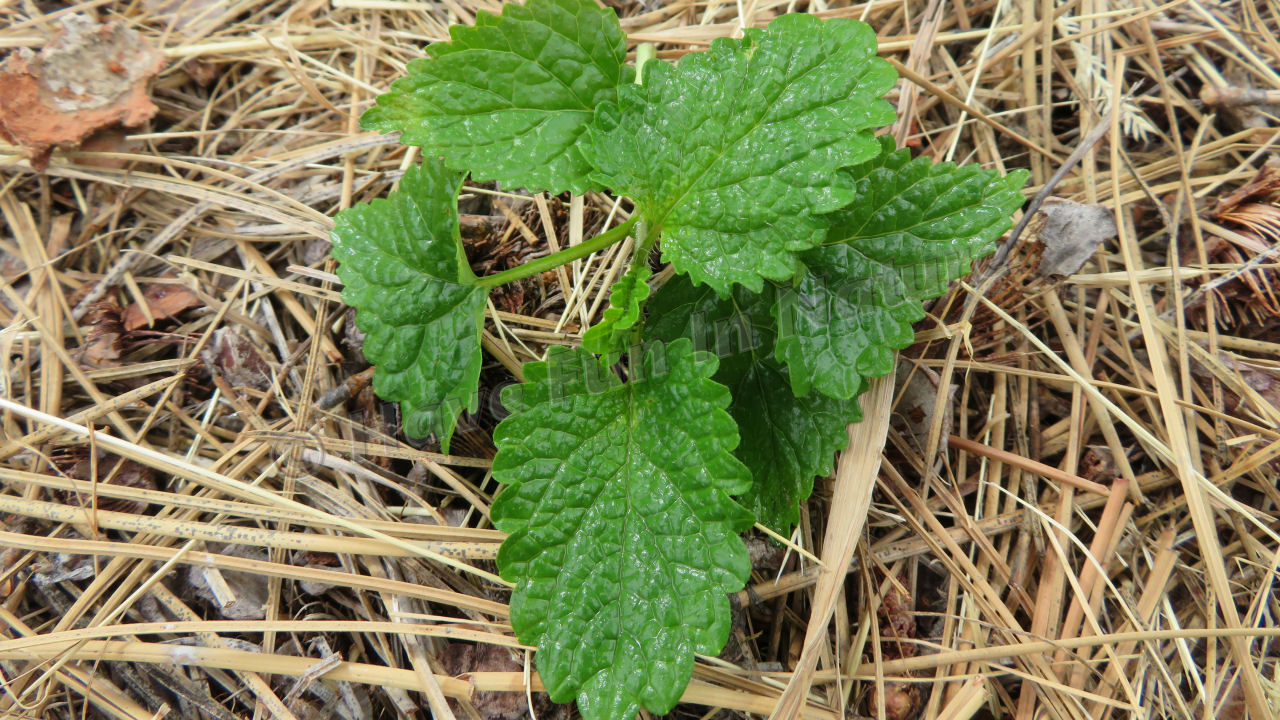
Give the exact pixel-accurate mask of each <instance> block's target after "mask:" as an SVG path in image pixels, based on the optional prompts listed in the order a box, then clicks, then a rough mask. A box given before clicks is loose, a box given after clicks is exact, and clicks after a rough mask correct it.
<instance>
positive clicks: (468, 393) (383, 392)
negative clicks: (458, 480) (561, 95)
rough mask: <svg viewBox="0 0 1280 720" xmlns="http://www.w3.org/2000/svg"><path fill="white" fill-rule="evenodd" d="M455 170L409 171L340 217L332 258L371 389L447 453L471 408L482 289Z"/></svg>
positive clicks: (431, 165)
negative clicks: (370, 368) (371, 368)
mask: <svg viewBox="0 0 1280 720" xmlns="http://www.w3.org/2000/svg"><path fill="white" fill-rule="evenodd" d="M461 185H462V176H461V175H460V174H459V173H456V172H453V171H452V170H448V169H446V168H445V167H444V166H443V165H441V164H440V163H439V162H438V161H424V162H423V164H422V165H419V166H415V167H411V168H409V169H408V170H407V171H406V172H405V174H404V177H403V178H401V180H400V187H399V188H398V189H396V190H395V191H394V192H392V193H391V194H390V195H388V196H387V197H386V199H379V200H374V201H373V202H370V203H368V204H366V205H358V206H356V207H352V208H350V209H348V210H345V211H343V212H341V213H339V214H338V217H337V220H336V221H335V224H334V228H333V232H332V234H331V236H332V239H333V257H334V258H335V259H336V260H337V261H338V277H339V278H340V279H341V280H342V283H343V290H342V300H343V302H345V303H347V304H348V305H350V306H352V307H354V308H356V326H357V327H359V328H360V329H361V330H362V331H364V333H365V338H364V355H365V357H366V358H367V359H368V360H369V362H371V363H373V364H374V365H375V366H377V370H376V371H375V372H374V375H373V390H374V392H376V393H377V394H378V395H379V396H380V397H382V398H385V399H387V400H393V401H397V402H399V403H400V407H401V412H402V415H403V418H404V429H405V432H406V433H407V434H409V435H410V436H413V437H427V436H429V435H433V434H434V435H436V436H437V437H439V438H440V441H441V444H442V445H443V446H444V448H445V452H448V448H449V440H450V438H451V437H452V436H453V431H454V428H455V427H456V426H457V418H458V414H459V413H461V412H462V410H463V409H466V410H470V411H472V412H475V410H476V407H477V405H478V402H479V400H478V386H479V381H480V364H481V355H480V330H481V327H482V322H483V319H484V308H485V298H486V297H487V295H488V294H487V292H486V291H485V290H484V288H481V287H480V286H478V285H476V284H475V283H476V278H475V276H474V275H473V274H472V272H471V268H470V267H469V266H468V265H467V262H466V257H465V256H464V254H463V251H462V242H461V238H460V236H459V232H458V188H459V187H461Z"/></svg>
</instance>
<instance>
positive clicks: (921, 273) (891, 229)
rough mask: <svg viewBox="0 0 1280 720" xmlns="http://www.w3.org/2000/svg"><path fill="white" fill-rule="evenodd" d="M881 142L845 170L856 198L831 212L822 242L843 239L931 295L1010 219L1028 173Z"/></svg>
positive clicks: (915, 290) (917, 291)
mask: <svg viewBox="0 0 1280 720" xmlns="http://www.w3.org/2000/svg"><path fill="white" fill-rule="evenodd" d="M880 145H881V148H882V151H881V153H880V154H879V155H877V156H876V157H875V158H874V159H872V160H871V161H869V162H866V163H863V164H862V165H859V166H857V167H853V168H849V169H848V170H846V171H845V174H846V175H847V176H848V177H850V178H852V179H853V181H854V186H855V188H856V192H857V200H855V201H854V202H852V203H850V204H849V205H848V206H846V207H845V208H844V209H842V210H840V211H839V212H836V213H834V214H832V216H831V220H832V223H831V230H830V232H829V233H828V234H827V242H828V243H836V242H842V243H847V244H849V245H852V246H853V247H855V248H857V249H858V250H859V251H861V252H862V253H863V254H864V255H866V256H867V257H869V258H871V259H872V260H875V261H876V262H879V263H882V264H885V265H888V266H890V267H893V268H895V269H896V270H897V271H898V274H899V276H900V277H901V278H902V281H903V282H904V283H906V284H907V288H908V290H909V291H910V292H911V294H912V295H914V296H915V297H916V298H919V299H920V300H929V299H931V298H935V297H938V296H939V295H941V294H942V293H944V292H946V289H947V284H948V283H950V282H951V281H952V280H954V279H956V278H958V277H963V276H964V275H967V274H968V273H969V271H970V269H971V266H972V263H973V261H974V260H977V259H978V258H981V257H983V256H985V255H987V254H988V253H990V252H992V251H993V250H995V247H996V240H997V239H999V237H1000V236H1001V235H1003V234H1004V233H1005V232H1006V231H1007V230H1008V229H1009V228H1010V227H1012V225H1013V220H1012V219H1011V218H1010V216H1011V215H1012V214H1013V212H1014V211H1015V210H1017V209H1018V208H1020V207H1022V203H1023V198H1022V193H1021V192H1019V190H1021V189H1022V186H1023V185H1025V184H1026V182H1027V173H1026V171H1025V170H1014V171H1013V172H1011V173H1009V174H1008V175H1003V176H1002V175H1001V174H1000V173H998V172H996V171H995V170H983V169H982V168H981V167H979V166H977V165H964V166H961V167H956V166H955V165H954V164H952V163H940V164H937V165H934V164H933V163H931V162H930V161H929V159H928V158H923V157H922V158H916V159H915V160H912V159H911V153H910V152H908V151H907V150H905V149H903V150H895V149H894V144H893V138H891V137H889V136H887V135H885V136H881V137H880Z"/></svg>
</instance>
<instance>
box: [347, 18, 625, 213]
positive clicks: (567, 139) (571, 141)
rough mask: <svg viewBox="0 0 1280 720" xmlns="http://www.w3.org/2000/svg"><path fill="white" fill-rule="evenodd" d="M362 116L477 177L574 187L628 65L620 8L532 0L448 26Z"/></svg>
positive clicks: (580, 186) (580, 187) (372, 126)
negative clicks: (591, 128)
mask: <svg viewBox="0 0 1280 720" xmlns="http://www.w3.org/2000/svg"><path fill="white" fill-rule="evenodd" d="M449 37H450V42H447V43H436V44H434V45H431V46H429V47H428V48H427V54H428V55H429V57H427V58H422V59H418V60H414V61H413V62H411V63H409V74H408V75H406V76H405V77H403V78H401V79H399V80H397V81H396V82H395V83H393V84H392V86H391V90H390V91H388V92H386V93H384V94H383V95H380V96H379V97H378V104H377V105H376V106H375V107H373V108H370V109H369V110H368V111H367V112H365V114H364V115H363V116H362V117H361V118H360V126H361V127H362V128H364V129H366V130H382V131H384V132H392V131H397V130H398V131H401V132H403V133H404V134H403V135H402V136H401V138H400V141H401V142H403V143H405V144H407V145H420V146H422V149H423V155H426V156H437V155H439V156H443V157H444V159H445V163H446V164H447V165H448V166H449V167H451V168H454V169H456V170H470V171H471V174H472V178H473V179H475V180H497V181H499V182H501V183H503V184H504V185H506V186H508V187H527V188H529V189H531V190H550V191H552V192H557V193H558V192H563V191H565V190H571V191H573V192H575V193H579V194H581V193H583V192H586V190H587V189H589V188H593V187H595V186H594V185H592V184H591V183H590V182H589V180H588V174H589V172H590V171H591V167H590V166H589V165H588V164H587V162H586V161H585V160H584V159H583V157H582V153H581V152H579V150H578V147H577V146H578V140H579V137H580V136H581V135H582V133H583V131H584V129H585V128H586V127H587V125H589V124H590V123H591V121H592V118H593V117H594V115H595V108H596V105H598V104H599V103H600V102H602V101H605V100H612V99H613V98H614V97H615V93H616V90H617V87H618V86H619V85H620V84H625V83H629V82H631V79H632V76H633V70H632V69H631V68H630V67H629V66H626V65H624V64H623V58H624V57H625V55H626V36H625V35H623V32H622V27H621V26H620V25H619V24H618V17H617V15H616V14H615V13H614V12H613V11H612V10H610V9H607V8H601V7H600V6H599V5H597V4H596V3H595V2H592V0H529V2H528V3H527V4H526V5H508V6H506V8H504V9H503V12H502V14H501V15H499V16H496V17H495V16H494V15H492V14H490V13H487V12H484V11H481V12H479V13H477V15H476V24H475V26H473V27H466V26H462V25H454V26H452V27H451V28H449Z"/></svg>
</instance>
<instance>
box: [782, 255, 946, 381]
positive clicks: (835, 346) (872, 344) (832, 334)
mask: <svg viewBox="0 0 1280 720" xmlns="http://www.w3.org/2000/svg"><path fill="white" fill-rule="evenodd" d="M804 261H805V263H806V264H807V265H808V266H809V272H807V273H805V274H804V275H803V276H801V278H800V279H799V280H798V281H797V282H796V284H795V285H794V286H793V287H792V288H790V289H789V290H787V291H785V292H783V293H781V294H780V295H779V297H778V301H777V302H776V303H774V307H773V315H774V318H775V319H776V320H777V322H778V344H777V349H776V351H775V353H774V354H775V356H776V357H777V358H778V360H780V361H783V362H785V363H787V368H788V370H789V371H790V377H791V389H792V391H794V392H795V394H797V395H805V394H807V393H808V392H809V390H810V389H811V388H814V387H816V388H817V389H818V390H819V391H820V392H822V393H823V394H825V395H828V396H830V397H833V398H840V399H848V398H852V397H856V396H857V394H858V393H859V392H861V391H862V390H863V389H864V388H865V380H866V379H867V378H873V377H879V376H881V375H886V374H888V373H889V372H892V371H893V357H894V353H895V352H896V351H898V350H900V349H902V348H904V347H907V346H908V345H910V344H911V342H912V341H913V340H914V338H915V335H914V333H913V332H912V331H911V324H912V323H913V322H915V321H917V320H920V319H921V318H923V317H924V309H923V308H922V307H920V301H919V300H917V299H916V298H915V297H913V296H912V295H911V293H910V291H909V289H908V287H907V285H906V283H904V282H903V281H902V277H901V276H899V274H898V273H897V271H896V270H895V269H894V268H891V267H889V266H887V265H882V264H880V263H878V262H875V261H874V260H871V259H870V258H868V257H866V256H865V255H863V254H862V253H860V252H859V251H858V250H857V249H856V248H854V247H852V246H850V245H832V246H830V247H824V248H819V249H817V250H811V251H809V252H807V253H805V254H804Z"/></svg>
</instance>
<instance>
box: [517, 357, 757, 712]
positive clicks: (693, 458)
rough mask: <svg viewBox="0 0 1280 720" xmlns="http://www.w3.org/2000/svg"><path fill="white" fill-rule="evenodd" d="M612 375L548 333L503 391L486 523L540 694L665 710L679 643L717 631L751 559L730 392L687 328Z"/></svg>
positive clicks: (699, 647)
mask: <svg viewBox="0 0 1280 720" xmlns="http://www.w3.org/2000/svg"><path fill="white" fill-rule="evenodd" d="M635 362H636V367H635V369H636V371H637V372H638V376H637V377H633V378H632V379H631V380H630V381H629V382H627V383H623V382H622V381H621V380H620V379H619V378H618V376H617V375H616V374H614V373H613V372H612V371H611V370H609V368H608V367H607V366H605V365H604V364H602V363H601V362H600V360H599V359H598V358H596V357H595V356H593V355H591V354H590V353H587V352H584V351H582V350H580V349H569V348H564V347H553V348H551V349H550V350H549V351H548V354H547V360H546V361H545V362H536V363H529V364H527V365H525V370H524V374H525V379H526V382H525V383H524V384H521V385H517V386H512V387H510V388H507V389H506V390H505V391H504V392H503V397H502V399H503V403H504V404H505V405H506V406H507V408H508V409H509V410H511V415H510V416H508V417H507V418H506V419H505V420H503V421H502V423H500V424H499V425H498V428H497V430H496V431H495V433H494V442H495V443H496V444H497V446H498V454H497V456H496V457H495V458H494V462H493V473H494V477H495V478H497V480H498V481H499V482H501V483H504V484H505V485H506V487H505V488H503V490H502V492H501V493H500V494H499V495H498V497H497V499H496V500H495V501H494V504H493V508H492V517H493V521H494V525H495V526H496V527H497V528H498V529H500V530H503V531H506V532H508V533H510V536H509V537H508V538H507V540H506V542H504V543H503V544H502V548H501V549H500V550H499V552H498V568H499V570H500V572H501V573H502V576H503V577H504V578H506V579H508V580H511V581H513V582H515V583H516V587H515V590H514V591H513V594H512V598H511V624H512V627H514V628H515V630H516V633H517V635H518V636H519V638H520V641H521V642H524V643H528V644H531V645H537V646H538V654H537V660H536V662H537V667H538V672H539V674H540V675H541V677H542V681H543V683H545V684H546V686H547V691H548V693H549V694H550V695H551V699H552V700H554V701H556V702H568V701H569V700H571V699H573V698H575V697H576V698H577V701H578V708H579V710H580V711H581V712H582V716H583V717H584V718H586V720H625V719H626V718H630V717H633V716H634V715H635V714H636V712H638V711H639V709H640V708H641V707H644V708H646V709H648V710H649V711H651V712H654V713H665V712H667V711H669V710H670V709H671V708H672V707H673V706H674V705H675V703H676V701H677V700H678V699H679V697H680V694H681V693H682V692H683V690H684V688H685V686H686V685H687V684H688V681H689V678H690V675H691V674H692V672H693V661H694V653H710V654H715V653H718V652H719V651H720V649H721V648H722V647H723V646H724V643H725V641H726V640H727V639H728V634H729V627H730V615H729V601H728V598H727V597H726V593H728V592H733V591H736V590H739V589H741V588H742V586H743V584H744V582H745V581H746V578H747V575H748V573H749V572H750V560H749V559H748V557H747V553H746V547H745V545H744V544H743V542H742V540H741V539H740V538H739V537H738V535H737V533H739V532H741V531H743V530H745V529H747V528H749V527H751V524H752V517H751V513H749V512H748V511H747V510H746V509H744V508H743V507H742V506H740V505H738V504H737V503H736V502H734V501H733V500H732V499H731V497H730V496H731V495H733V494H736V493H741V492H743V491H745V490H746V489H747V488H748V487H749V485H750V480H749V475H748V474H747V470H746V468H745V467H743V466H742V463H740V462H739V461H738V460H737V459H735V458H734V457H733V449H734V447H735V446H736V445H737V443H738V434H737V430H736V429H735V428H734V424H733V420H732V419H731V418H730V417H729V415H728V413H727V412H726V411H725V408H726V407H727V406H728V404H729V393H728V391H727V390H726V389H725V388H724V386H722V385H720V384H718V383H716V382H714V381H713V380H711V376H712V375H713V374H714V373H715V370H716V361H715V358H714V357H712V356H710V355H708V354H705V353H696V352H695V351H694V350H693V345H692V343H691V342H690V341H689V340H687V339H681V340H677V341H676V342H674V343H671V344H670V345H661V344H658V345H653V346H650V347H649V349H648V350H647V352H646V353H645V354H644V357H643V361H642V362H641V361H640V360H639V359H637V360H636V361H635Z"/></svg>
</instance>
